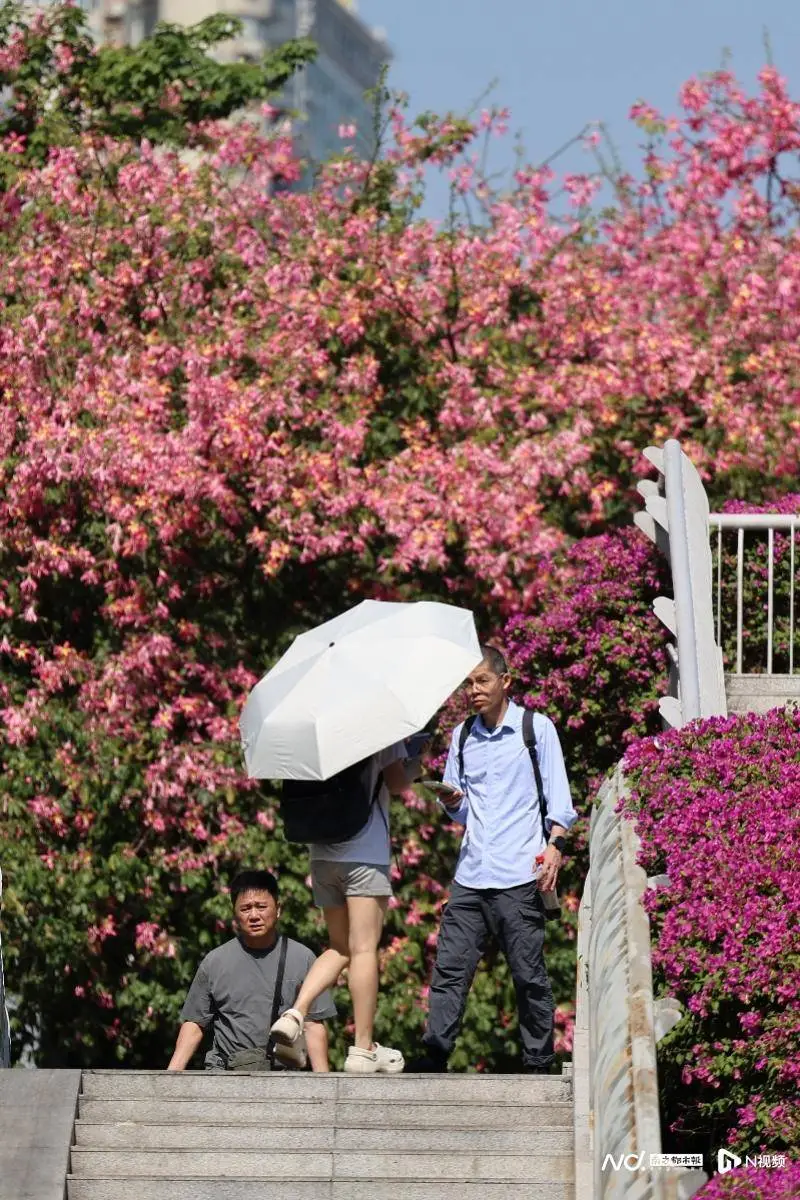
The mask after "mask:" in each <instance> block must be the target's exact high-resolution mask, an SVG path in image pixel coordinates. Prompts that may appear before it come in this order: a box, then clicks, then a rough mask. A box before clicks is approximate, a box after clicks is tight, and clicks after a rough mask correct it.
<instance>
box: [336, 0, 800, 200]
mask: <svg viewBox="0 0 800 1200" xmlns="http://www.w3.org/2000/svg"><path fill="white" fill-rule="evenodd" d="M358 11H359V15H360V16H361V18H362V19H363V20H364V21H365V22H366V23H367V24H368V25H371V26H379V27H382V28H383V29H384V30H385V32H386V34H387V37H388V40H389V43H390V45H391V47H392V49H393V51H394V61H393V64H392V69H391V75H390V83H391V84H392V85H393V86H394V87H396V88H399V89H401V90H403V91H406V92H408V93H409V96H410V102H411V109H412V111H414V112H421V111H424V110H426V109H433V110H434V111H438V112H444V111H446V110H448V109H456V110H459V111H463V110H467V109H468V108H470V107H471V105H472V104H473V102H474V101H475V100H476V99H477V98H478V97H479V96H480V94H481V93H482V92H483V90H484V89H485V87H486V86H487V85H488V84H489V83H491V82H492V80H493V79H494V80H497V86H496V87H495V89H494V91H493V93H492V100H493V101H494V102H495V103H497V104H500V105H505V106H508V107H509V108H510V109H511V130H512V133H513V132H520V133H521V134H522V138H523V142H524V145H525V149H526V158H527V159H528V160H529V161H532V162H539V161H541V160H542V159H544V158H547V157H548V156H549V155H550V154H552V153H553V151H555V150H557V149H558V148H559V147H560V146H562V145H563V144H564V143H565V142H567V141H568V140H569V139H570V138H572V137H573V136H574V135H575V134H577V133H578V132H579V131H580V130H581V129H582V127H583V126H584V125H585V124H586V123H587V122H589V121H598V120H599V121H604V122H605V123H606V125H607V126H608V127H609V128H610V131H611V133H612V136H613V138H614V141H615V143H616V145H617V147H618V149H619V152H620V156H621V158H622V161H623V165H624V166H625V167H626V168H628V169H630V170H633V169H635V167H636V164H637V162H638V157H639V156H638V151H637V147H638V145H639V144H640V142H641V134H640V133H639V131H638V130H637V129H636V128H635V127H634V126H633V125H632V124H631V123H630V122H629V121H628V119H627V114H628V110H629V109H630V106H631V104H633V103H634V102H635V101H636V100H638V99H644V100H647V101H648V102H649V103H651V104H653V105H655V107H656V108H660V109H662V110H666V111H668V112H674V111H675V110H676V108H677V93H678V89H679V88H680V85H681V84H682V83H683V82H684V81H685V80H686V79H688V78H689V77H690V76H691V75H693V74H696V73H699V72H702V71H708V70H713V69H715V68H716V67H718V66H720V64H721V62H722V59H723V55H724V54H725V53H726V52H727V53H729V55H730V67H731V69H732V70H733V71H734V72H735V73H736V75H737V76H738V77H739V78H740V79H741V80H742V81H743V82H744V83H746V84H747V85H748V86H752V85H753V84H754V82H755V77H756V75H757V73H758V71H759V69H760V68H761V66H763V64H764V62H765V61H766V57H765V51H764V29H765V28H766V29H767V31H768V33H769V37H770V41H771V45H772V53H773V61H774V63H775V65H776V66H777V67H778V69H779V70H780V71H781V72H782V73H783V74H784V75H786V76H787V77H788V79H789V82H790V84H791V85H793V87H794V91H795V94H797V93H798V92H800V58H799V57H798V54H799V52H800V2H798V0H759V2H755V0H660V2H659V3H657V4H655V3H652V0H651V2H650V3H648V2H647V0H560V2H559V0H549V2H544V0H359V4H358ZM513 162H514V143H513V138H512V137H511V136H508V137H506V138H505V139H504V142H503V144H502V145H501V146H498V147H497V148H496V149H495V151H494V156H493V159H492V166H493V168H496V169H500V170H503V169H508V168H510V167H511V166H512V165H513ZM591 163H592V160H591V159H590V158H589V157H588V156H587V155H586V154H585V152H583V151H581V150H579V149H578V148H576V149H575V150H573V151H571V152H569V153H567V154H566V155H565V156H563V157H562V158H561V159H559V164H557V166H558V165H560V166H561V167H562V169H565V170H572V171H581V170H586V169H588V168H589V167H590V166H591ZM446 205H447V191H446V187H445V186H443V185H441V184H437V183H436V182H434V183H433V185H432V188H431V192H430V196H429V200H428V204H427V208H426V211H427V213H428V215H433V216H443V215H444V213H445V211H446Z"/></svg>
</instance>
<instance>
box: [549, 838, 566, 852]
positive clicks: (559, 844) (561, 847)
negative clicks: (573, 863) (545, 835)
mask: <svg viewBox="0 0 800 1200" xmlns="http://www.w3.org/2000/svg"><path fill="white" fill-rule="evenodd" d="M548 844H549V845H550V846H555V848H556V850H557V851H558V852H559V854H563V853H564V851H565V850H566V848H567V839H566V838H563V837H554V838H551V839H550V841H549V843H548Z"/></svg>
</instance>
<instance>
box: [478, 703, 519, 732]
mask: <svg viewBox="0 0 800 1200" xmlns="http://www.w3.org/2000/svg"><path fill="white" fill-rule="evenodd" d="M521 723H522V709H521V708H520V706H519V705H518V704H515V703H514V701H513V700H509V702H508V708H507V709H506V715H505V716H504V717H503V719H502V721H501V722H500V724H499V725H495V727H494V729H487V728H486V726H485V725H484V723H483V717H482V716H481V715H480V713H479V714H478V719H477V721H476V722H475V724H476V725H477V726H478V728H479V729H480V732H481V733H484V734H485V735H486V736H487V737H492V736H493V735H494V734H496V733H497V731H498V729H510V730H512V732H513V731H516V730H517V729H519V728H520V726H521Z"/></svg>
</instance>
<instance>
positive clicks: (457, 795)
mask: <svg viewBox="0 0 800 1200" xmlns="http://www.w3.org/2000/svg"><path fill="white" fill-rule="evenodd" d="M422 782H423V783H424V785H425V787H426V788H429V789H430V791H432V792H436V794H437V795H438V796H440V797H441V801H442V804H443V805H444V806H445V808H458V805H459V802H460V800H461V796H462V793H461V792H460V791H459V790H458V788H454V787H453V786H452V784H449V783H444V782H442V781H441V780H439V779H423V780H422Z"/></svg>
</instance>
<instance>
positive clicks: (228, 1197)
mask: <svg viewBox="0 0 800 1200" xmlns="http://www.w3.org/2000/svg"><path fill="white" fill-rule="evenodd" d="M398 1195H399V1193H398V1188H397V1184H396V1183H395V1182H394V1181H392V1180H385V1179H384V1180H380V1179H378V1180H352V1179H351V1180H345V1181H343V1182H330V1181H328V1182H321V1181H320V1180H316V1181H314V1182H303V1181H299V1180H285V1181H283V1182H280V1181H278V1182H276V1181H274V1180H270V1179H196V1178H195V1179H176V1178H171V1179H167V1178H163V1179H154V1178H152V1177H151V1178H149V1179H148V1178H140V1179H137V1180H136V1200H398ZM432 1198H434V1200H573V1192H572V1185H571V1184H570V1183H553V1182H547V1183H529V1182H525V1183H484V1182H481V1183H467V1182H464V1181H463V1180H460V1181H459V1182H457V1183H443V1182H442V1181H441V1180H440V1179H438V1178H436V1177H433V1178H431V1179H428V1180H420V1181H417V1182H406V1183H404V1184H403V1188H402V1200H432ZM67 1200H132V1197H131V1187H130V1184H129V1183H128V1182H127V1181H126V1180H121V1179H101V1178H97V1179H76V1178H75V1177H74V1176H69V1178H68V1179H67Z"/></svg>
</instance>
